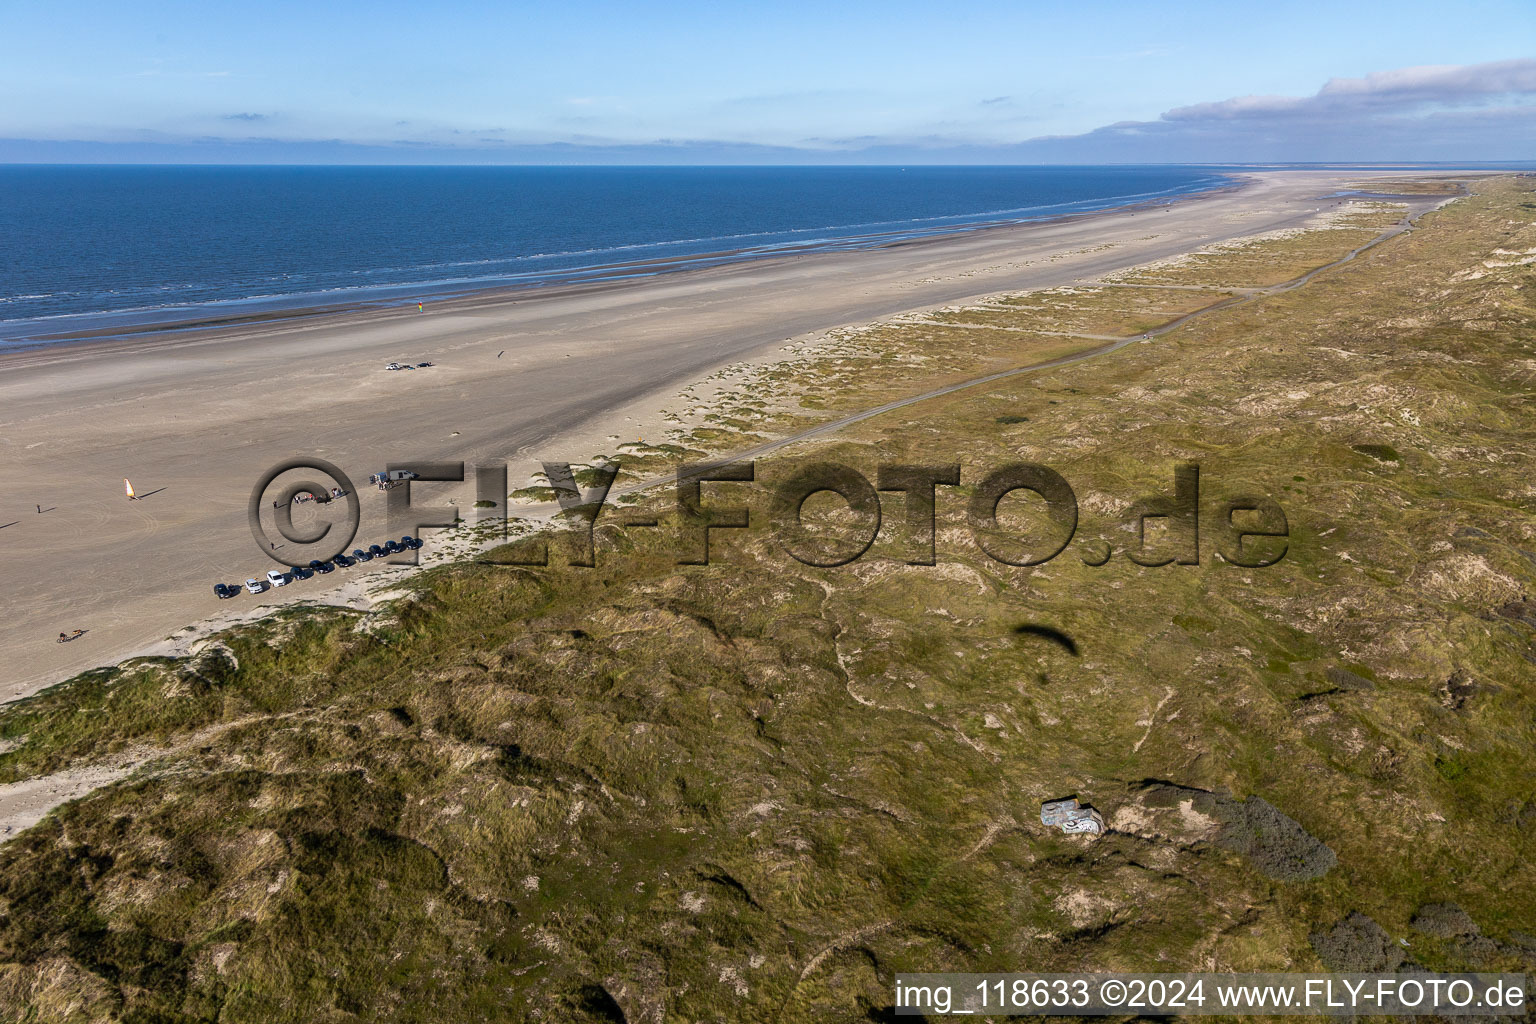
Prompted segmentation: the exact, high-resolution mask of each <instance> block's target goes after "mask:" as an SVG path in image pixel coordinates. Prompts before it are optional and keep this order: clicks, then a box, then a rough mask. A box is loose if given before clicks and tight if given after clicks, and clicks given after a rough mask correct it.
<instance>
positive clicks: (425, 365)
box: [416, 363, 432, 367]
mask: <svg viewBox="0 0 1536 1024" xmlns="http://www.w3.org/2000/svg"><path fill="white" fill-rule="evenodd" d="M416 365H417V366H421V367H427V366H431V365H432V364H431V363H417V364H416Z"/></svg>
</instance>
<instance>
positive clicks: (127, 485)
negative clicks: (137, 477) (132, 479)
mask: <svg viewBox="0 0 1536 1024" xmlns="http://www.w3.org/2000/svg"><path fill="white" fill-rule="evenodd" d="M123 490H125V491H127V492H128V497H130V498H137V497H138V495H137V494H134V493H133V484H131V483H129V482H128V478H127V477H123Z"/></svg>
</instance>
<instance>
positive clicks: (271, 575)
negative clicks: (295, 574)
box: [267, 569, 288, 587]
mask: <svg viewBox="0 0 1536 1024" xmlns="http://www.w3.org/2000/svg"><path fill="white" fill-rule="evenodd" d="M267 582H268V583H270V584H272V585H273V586H274V587H281V586H286V585H287V583H288V577H287V576H285V575H283V573H282V571H281V570H278V569H269V570H267Z"/></svg>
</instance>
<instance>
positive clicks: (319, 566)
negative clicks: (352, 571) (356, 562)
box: [309, 558, 336, 572]
mask: <svg viewBox="0 0 1536 1024" xmlns="http://www.w3.org/2000/svg"><path fill="white" fill-rule="evenodd" d="M309 567H310V568H311V569H313V570H315V572H331V571H332V570H334V569H335V568H336V567H335V566H334V565H332V564H331V563H330V562H322V561H320V559H318V558H311V559H310V560H309Z"/></svg>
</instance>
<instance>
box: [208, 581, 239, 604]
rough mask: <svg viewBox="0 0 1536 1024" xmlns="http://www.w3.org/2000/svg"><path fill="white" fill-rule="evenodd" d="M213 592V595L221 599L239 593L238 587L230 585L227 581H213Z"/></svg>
mask: <svg viewBox="0 0 1536 1024" xmlns="http://www.w3.org/2000/svg"><path fill="white" fill-rule="evenodd" d="M213 593H214V596H215V597H217V598H218V599H219V600H221V601H222V600H224V599H225V598H230V597H234V596H235V595H236V594H238V593H240V588H239V587H232V586H230V585H229V584H228V583H215V584H214V585H213Z"/></svg>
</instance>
